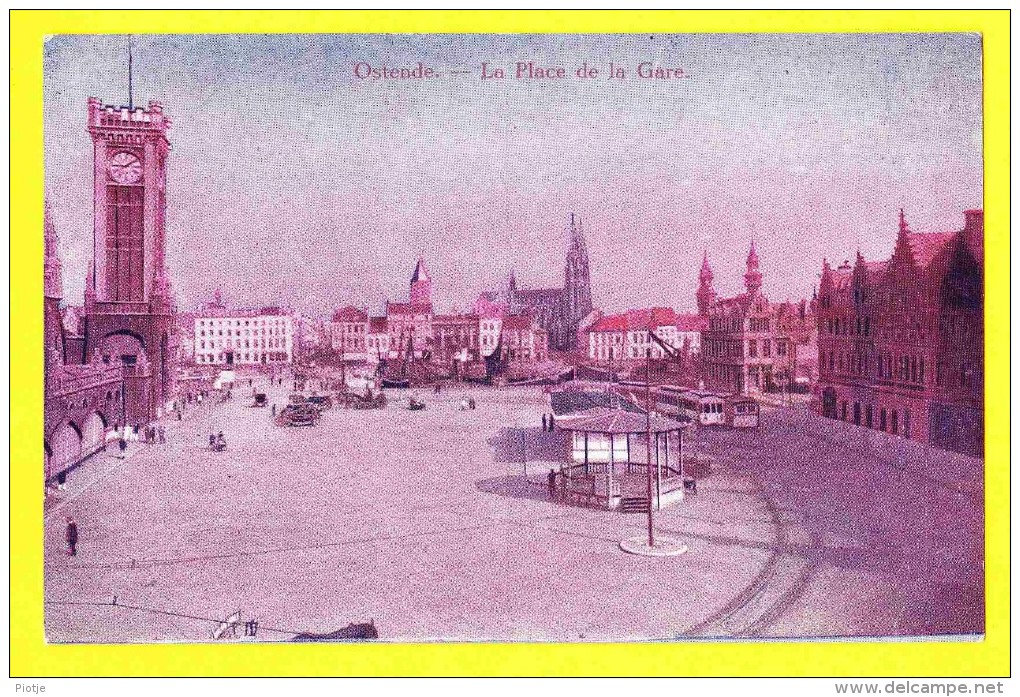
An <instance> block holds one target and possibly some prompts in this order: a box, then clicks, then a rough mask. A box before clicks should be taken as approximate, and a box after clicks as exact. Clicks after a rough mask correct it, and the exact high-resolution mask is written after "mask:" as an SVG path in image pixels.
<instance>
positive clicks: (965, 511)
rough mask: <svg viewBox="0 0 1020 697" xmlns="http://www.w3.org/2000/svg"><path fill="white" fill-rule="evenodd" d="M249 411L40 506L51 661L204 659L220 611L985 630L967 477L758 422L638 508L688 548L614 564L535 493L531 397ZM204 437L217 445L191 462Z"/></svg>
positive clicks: (223, 412) (98, 473)
mask: <svg viewBox="0 0 1020 697" xmlns="http://www.w3.org/2000/svg"><path fill="white" fill-rule="evenodd" d="M256 388H258V389H259V391H268V392H269V394H270V401H271V402H275V403H276V404H277V405H278V406H279V405H282V404H284V403H285V402H286V393H285V391H284V388H280V387H274V388H267V387H266V386H265V384H261V385H259V384H256ZM248 393H249V391H248V390H246V389H238V390H236V391H235V398H234V399H233V400H232V401H230V402H227V403H225V404H222V405H205V406H202V407H196V408H193V409H191V410H189V411H188V412H187V415H186V418H185V420H184V421H182V422H176V421H173V422H169V423H168V440H169V442H168V443H167V444H166V445H152V446H144V445H140V446H139V447H138V450H137V451H136V452H134V453H133V454H131V455H130V457H128V458H127V459H124V460H117V462H116V463H113V459H114V458H112V457H109V456H100V457H99V458H96V459H94V460H92V461H90V462H89V463H87V464H86V465H85V466H84V467H83V468H81V469H80V470H78V471H76V472H75V473H74V475H73V476H72V478H71V479H70V480H69V487H68V490H67V491H66V492H64V493H63V494H62V496H63V499H62V500H61V501H58V502H55V503H54V504H52V505H51V506H50V507H49V508H48V509H47V520H46V562H45V563H46V568H45V579H46V599H47V607H46V631H47V636H48V637H49V639H50V640H51V641H58V642H64V641H75V642H80V641H101V642H138V641H144V642H149V641H209V640H211V635H212V632H213V630H214V629H216V626H217V624H216V622H215V621H213V620H216V619H219V618H226V617H227V616H228V615H230V614H232V613H233V612H235V611H238V610H239V611H240V614H241V617H242V619H249V618H254V619H257V620H258V621H259V623H260V625H259V632H258V636H257V639H259V640H267V641H273V640H284V639H288V638H290V637H291V636H293V635H294V634H296V633H299V632H314V633H326V632H332V631H335V630H337V629H339V628H341V627H344V626H346V625H347V624H348V623H350V622H367V621H372V622H374V623H375V625H376V628H377V629H378V632H379V635H380V638H381V639H383V640H442V639H446V640H458V639H459V640H484V639H499V640H559V641H579V640H581V641H585V640H586V641H605V640H625V639H681V640H683V639H694V638H705V637H757V636H833V635H887V634H932V633H973V632H980V631H981V630H982V626H983V616H982V611H981V607H982V605H983V597H982V590H981V589H982V587H983V569H982V561H981V560H982V556H983V546H982V537H981V534H982V532H981V531H982V527H983V520H982V512H981V505H982V490H981V480H982V463H981V462H980V461H976V460H968V459H966V458H960V457H957V456H950V455H947V454H944V453H940V452H938V451H932V450H929V449H926V448H922V447H919V446H915V445H914V444H910V443H903V442H902V441H897V440H893V439H891V438H889V437H886V436H884V435H882V434H876V433H872V432H868V431H864V430H863V429H858V428H855V427H853V426H848V425H846V424H841V423H834V422H830V421H825V420H822V419H820V418H818V417H815V416H812V415H810V414H807V413H806V412H803V411H800V410H796V409H788V410H766V411H765V412H764V413H763V422H764V423H763V427H762V428H761V429H759V430H757V431H753V432H748V431H707V430H703V431H701V432H699V433H698V434H696V436H695V437H694V438H693V442H692V444H691V448H692V449H694V450H695V451H697V452H702V453H706V454H708V455H710V456H711V457H713V458H714V459H715V460H716V463H717V464H716V468H715V471H714V472H713V474H712V475H711V477H709V478H708V479H706V480H704V481H702V482H701V483H699V488H698V489H699V490H698V494H697V496H694V497H688V499H687V500H686V501H684V502H682V503H680V504H678V505H675V506H673V507H670V508H668V509H666V510H664V511H662V512H660V513H657V514H656V525H657V528H658V529H659V530H661V531H662V532H663V533H664V534H669V535H670V536H672V537H676V538H680V539H681V540H682V541H684V542H685V543H686V544H688V545H689V546H690V551H689V552H688V553H687V554H686V555H684V556H682V557H673V558H645V557H637V556H632V555H628V554H625V553H623V552H622V551H621V550H620V549H619V548H618V542H619V541H620V540H621V539H623V538H625V537H630V536H633V535H636V534H640V532H641V531H642V530H643V529H644V517H643V516H642V515H640V514H638V515H623V514H617V513H608V512H602V511H594V510H589V509H584V508H577V507H570V506H564V505H560V504H557V503H554V502H551V501H549V500H548V499H547V497H546V494H545V490H544V473H545V472H547V471H548V467H549V466H550V463H551V461H552V460H554V459H555V454H556V453H557V452H558V451H559V448H560V445H559V439H561V438H563V434H559V433H556V434H545V433H543V432H542V430H541V428H540V424H541V414H542V413H543V410H544V407H543V405H544V399H543V395H542V394H541V392H540V391H539V390H525V389H504V390H492V389H480V388H479V389H474V390H472V392H471V393H472V394H473V395H474V396H475V398H476V400H477V402H478V409H477V410H474V411H460V410H459V408H458V406H459V402H460V398H461V396H462V395H463V394H465V393H466V392H465V391H464V390H456V389H451V390H448V391H446V392H444V393H443V394H442V395H440V396H435V395H432V394H431V393H426V394H424V397H425V399H426V401H427V403H428V408H427V409H426V410H425V411H419V412H412V411H409V410H407V409H406V393H404V395H401V393H399V392H391V393H389V394H390V396H391V397H392V398H393V399H391V404H390V406H388V407H387V408H386V409H385V410H381V411H354V410H351V411H347V410H342V409H335V410H331V411H328V412H326V413H325V414H324V416H323V419H322V421H321V422H320V423H319V425H318V426H316V427H313V428H285V427H278V426H275V425H273V423H272V420H271V418H270V410H269V409H259V408H253V407H250V406H247V405H248V404H249V403H250V401H251V400H250V398H248V397H247V396H246V395H247V394H248ZM402 400H403V401H402ZM221 430H222V431H223V432H224V434H225V435H226V438H227V440H228V442H229V448H228V450H227V451H226V452H222V453H215V452H211V451H209V450H207V449H206V448H205V447H204V445H205V444H206V443H207V442H208V436H209V434H210V433H213V432H217V431H221ZM522 449H523V452H524V457H523V458H522ZM522 460H526V461H527V462H526V464H525V463H524V462H522ZM65 514H70V515H73V516H74V517H75V519H76V520H77V522H78V526H79V531H80V535H81V539H80V541H79V554H78V556H76V557H73V558H72V557H68V556H66V555H65V553H64V547H63V527H64V518H65ZM114 597H116V604H114ZM242 638H243V637H242Z"/></svg>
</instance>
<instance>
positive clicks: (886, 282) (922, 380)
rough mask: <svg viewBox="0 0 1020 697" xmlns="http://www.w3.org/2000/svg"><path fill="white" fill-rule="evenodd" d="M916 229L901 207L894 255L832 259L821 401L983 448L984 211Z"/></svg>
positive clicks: (893, 426) (858, 417) (822, 324)
mask: <svg viewBox="0 0 1020 697" xmlns="http://www.w3.org/2000/svg"><path fill="white" fill-rule="evenodd" d="M964 218H965V223H964V227H963V229H962V230H959V231H956V232H935V233H916V232H913V231H912V230H910V227H909V225H908V224H907V222H906V219H905V218H904V216H903V213H902V211H901V213H900V227H899V233H898V235H897V238H896V246H895V248H894V250H893V253H892V256H891V257H890V258H889V259H888V260H885V261H878V262H869V261H865V260H864V258H863V257H862V256H861V255H860V253H858V255H857V259H856V262H855V263H854V264H853V265H851V264H850V263H849V262H846V263H844V264H842V265H841V266H840V267H838V268H836V269H832V268H831V267H830V266H829V264H828V263H827V262H826V263H825V264H823V267H822V281H821V286H820V288H819V295H818V316H817V321H818V366H819V383H818V386H817V390H816V396H817V399H818V407H817V408H818V410H819V412H820V413H821V414H822V415H823V416H826V417H829V418H834V419H841V420H844V421H849V422H851V423H854V424H857V425H860V426H863V427H867V428H874V429H877V430H881V431H885V432H887V433H892V434H894V435H899V436H902V437H904V438H910V439H913V440H917V441H920V442H924V443H930V444H932V445H935V446H938V447H941V448H945V449H950V450H957V451H960V452H964V453H969V454H974V455H980V454H982V453H983V451H984V400H983V395H984V290H983V288H984V286H983V281H984V251H983V246H984V214H983V212H982V211H980V210H969V211H965V212H964Z"/></svg>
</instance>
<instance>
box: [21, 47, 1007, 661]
mask: <svg viewBox="0 0 1020 697" xmlns="http://www.w3.org/2000/svg"><path fill="white" fill-rule="evenodd" d="M42 50H43V58H42V61H43V63H42V80H43V83H42V85H43V105H44V111H43V132H42V135H43V144H44V150H45V172H44V177H45V186H44V197H42V198H41V200H40V202H39V206H41V207H43V209H44V211H43V214H42V215H41V216H40V219H41V220H42V221H43V223H42V229H41V230H39V234H40V235H41V236H42V238H43V239H44V260H43V264H44V268H43V272H44V274H43V275H44V283H43V295H44V298H43V303H42V312H43V319H44V324H43V332H44V334H43V340H44V341H43V354H44V373H45V381H44V384H45V395H44V404H43V407H44V408H43V412H44V413H43V444H42V445H43V451H42V453H41V456H40V462H42V463H43V464H42V466H41V467H40V468H39V475H41V476H40V478H41V481H40V482H39V484H40V485H41V492H43V494H44V498H45V504H44V507H43V517H44V554H43V574H42V578H43V585H44V591H43V603H44V627H43V628H42V631H43V632H44V636H45V641H46V642H48V643H49V644H68V643H73V644H82V643H84V644H173V643H188V644H194V643H201V644H224V643H244V642H248V643H252V642H259V643H263V642H265V643H272V642H372V643H406V642H416V643H419V642H437V643H447V642H557V643H577V642H583V643H592V642H594V643H604V642H670V643H678V644H683V643H690V642H704V641H707V640H710V641H739V642H758V641H762V640H770V639H784V640H819V639H822V640H848V639H849V640H861V639H867V640H896V641H897V642H903V641H904V640H909V641H932V640H952V641H955V642H959V641H964V642H981V641H983V640H984V637H985V634H986V614H987V613H986V593H985V581H986V572H985V568H986V567H985V546H986V545H985V542H986V540H985V523H986V516H985V507H984V504H985V396H984V395H985V319H984V316H985V305H984V303H985V237H984V194H985V192H984V183H983V178H984V151H983V136H984V128H983V119H984V111H983V99H982V95H983V88H984V86H983V82H982V69H983V61H982V36H981V34H979V33H972V32H956V33H946V32H941V33H935V32H931V33H883V34H878V33H866V34H861V33H855V34H849V33H848V34H831V33H830V34H817V33H814V34H811V33H803V34H796V33H793V34H791V33H759V34H718V33H698V34H693V33H691V34H684V33H628V34H594V33H579V34H556V33H546V34H496V33H483V34H467V33H461V34H384V33H378V34H358V35H355V34H339V33H337V34H333V33H319V34H301V33H284V34H275V35H268V34H230V33H227V34H153V33H136V34H126V33H114V34H109V33H107V34H88V33H84V34H57V35H52V36H49V37H47V39H46V41H45V43H44V45H43V47H42Z"/></svg>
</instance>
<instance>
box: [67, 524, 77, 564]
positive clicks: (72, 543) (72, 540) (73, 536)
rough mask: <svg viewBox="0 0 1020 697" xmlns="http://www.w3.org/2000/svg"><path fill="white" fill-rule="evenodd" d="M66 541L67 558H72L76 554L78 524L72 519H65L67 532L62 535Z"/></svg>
mask: <svg viewBox="0 0 1020 697" xmlns="http://www.w3.org/2000/svg"><path fill="white" fill-rule="evenodd" d="M64 537H65V539H66V540H67V556H69V557H73V556H75V555H77V554H78V524H77V523H75V522H74V518H72V517H71V516H68V517H67V532H66V534H65V535H64Z"/></svg>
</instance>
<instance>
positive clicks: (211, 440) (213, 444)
mask: <svg viewBox="0 0 1020 697" xmlns="http://www.w3.org/2000/svg"><path fill="white" fill-rule="evenodd" d="M209 447H210V448H215V447H216V434H215V433H210V434H209Z"/></svg>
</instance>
